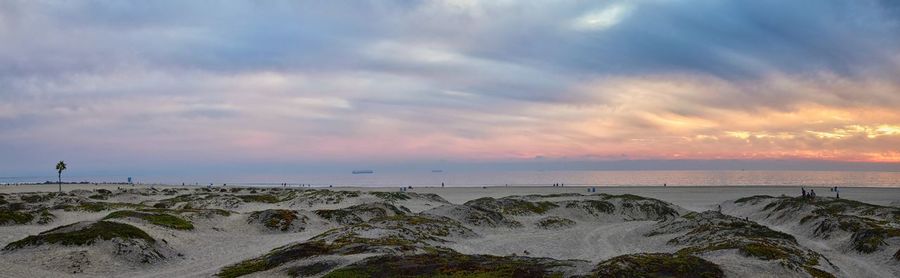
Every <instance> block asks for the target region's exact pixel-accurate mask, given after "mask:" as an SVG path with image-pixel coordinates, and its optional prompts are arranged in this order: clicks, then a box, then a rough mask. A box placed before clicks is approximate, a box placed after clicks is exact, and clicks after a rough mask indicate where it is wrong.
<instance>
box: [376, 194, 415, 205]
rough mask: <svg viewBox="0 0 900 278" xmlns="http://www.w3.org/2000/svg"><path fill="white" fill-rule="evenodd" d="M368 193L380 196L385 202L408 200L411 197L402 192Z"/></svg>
mask: <svg viewBox="0 0 900 278" xmlns="http://www.w3.org/2000/svg"><path fill="white" fill-rule="evenodd" d="M369 195H372V196H375V197H378V198H381V199H383V200H385V201H387V202H391V203H393V202H397V201H403V200H409V199H411V197H409V195H407V194H406V193H404V192H369Z"/></svg>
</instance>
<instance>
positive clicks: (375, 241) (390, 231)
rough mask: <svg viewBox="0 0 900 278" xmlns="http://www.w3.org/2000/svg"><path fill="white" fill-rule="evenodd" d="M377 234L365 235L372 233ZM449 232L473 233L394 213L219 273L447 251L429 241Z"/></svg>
mask: <svg viewBox="0 0 900 278" xmlns="http://www.w3.org/2000/svg"><path fill="white" fill-rule="evenodd" d="M371 231H376V232H377V233H376V234H377V235H378V236H377V237H364V236H361V234H372V233H371ZM451 234H459V235H474V233H472V231H471V230H469V229H468V228H465V227H463V226H462V225H460V224H459V223H457V222H456V221H454V220H451V219H447V218H442V217H436V218H432V217H426V216H409V215H393V216H385V217H379V218H374V219H372V220H370V221H368V222H363V223H357V224H352V225H346V226H343V227H340V228H335V229H332V230H329V231H326V232H324V233H322V234H319V235H317V236H315V237H313V238H311V239H310V240H308V241H305V242H301V243H296V244H291V245H287V246H283V247H280V248H276V249H274V250H272V251H271V252H269V253H268V254H266V255H263V256H261V257H258V258H254V259H249V260H246V261H243V262H240V263H238V264H234V265H231V266H227V267H225V268H223V269H222V270H221V271H220V272H219V273H218V276H220V277H238V276H242V275H247V274H250V273H255V272H260V271H266V270H269V269H272V268H276V267H279V266H281V265H284V264H286V263H289V262H294V261H297V260H302V259H306V258H310V257H315V256H324V255H353V254H409V253H429V252H450V250H449V249H445V248H442V247H439V246H436V245H434V244H432V243H433V242H446V241H444V240H442V239H441V238H440V237H444V236H449V235H451Z"/></svg>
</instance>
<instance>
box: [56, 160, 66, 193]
mask: <svg viewBox="0 0 900 278" xmlns="http://www.w3.org/2000/svg"><path fill="white" fill-rule="evenodd" d="M65 169H66V162H65V161H62V160H60V161H59V163H56V171H57V172H58V174H59V176H57V177H58V178H59V192H60V193H61V192H62V171H63V170H65Z"/></svg>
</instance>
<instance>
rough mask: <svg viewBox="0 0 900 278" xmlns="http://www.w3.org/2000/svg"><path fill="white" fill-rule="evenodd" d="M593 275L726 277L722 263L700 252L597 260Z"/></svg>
mask: <svg viewBox="0 0 900 278" xmlns="http://www.w3.org/2000/svg"><path fill="white" fill-rule="evenodd" d="M592 276H593V277H629V278H630V277H697V278H716V277H725V273H724V272H723V271H722V269H721V268H719V266H718V265H716V264H714V263H711V262H709V261H707V260H704V259H702V258H700V257H697V256H692V255H685V254H669V253H643V254H630V255H622V256H618V257H614V258H612V259H609V260H606V261H603V262H601V263H599V264H597V268H595V269H594V271H593V274H592Z"/></svg>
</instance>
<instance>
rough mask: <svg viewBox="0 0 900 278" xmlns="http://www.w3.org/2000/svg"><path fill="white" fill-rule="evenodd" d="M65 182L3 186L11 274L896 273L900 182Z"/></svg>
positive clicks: (0, 264) (1, 255) (1, 259)
mask: <svg viewBox="0 0 900 278" xmlns="http://www.w3.org/2000/svg"><path fill="white" fill-rule="evenodd" d="M63 187H64V193H63V194H57V193H55V192H56V190H57V186H56V185H22V186H2V187H0V196H2V197H3V198H2V199H0V200H2V202H0V204H2V205H3V210H2V213H4V214H3V215H2V218H0V220H2V221H3V222H0V223H2V226H0V246H5V247H4V248H3V251H2V252H0V269H4V271H2V272H0V276H3V277H69V276H71V277H96V276H104V277H173V276H174V277H215V276H219V277H238V276H246V277H323V276H326V277H347V276H341V275H351V274H352V275H357V276H358V275H362V276H380V277H391V276H394V275H397V274H398V273H395V271H399V270H404V271H407V272H404V273H406V274H409V273H413V274H417V275H426V276H430V275H437V274H440V273H443V274H447V273H450V272H452V273H458V274H459V273H462V274H466V275H463V276H467V275H477V274H479V273H481V274H484V273H488V274H490V275H494V276H497V277H505V276H510V275H512V276H516V275H519V274H521V275H524V276H533V277H540V276H553V275H561V276H563V277H576V276H578V277H582V276H588V277H590V276H596V277H604V276H608V275H619V274H626V275H627V274H628V273H643V272H648V271H659V270H658V269H657V270H653V269H641V267H650V268H652V267H663V268H665V267H666V265H667V264H671V263H677V264H685V265H686V266H688V267H690V269H694V270H696V271H701V272H703V271H706V272H703V273H708V274H710V275H712V276H711V277H809V276H815V275H819V276H817V277H830V276H833V277H896V276H898V275H900V264H898V260H900V253H898V252H900V251H898V247H900V233H897V231H900V228H898V224H900V208H898V207H897V205H898V203H896V200H900V189H893V188H843V189H841V191H840V195H841V198H842V199H835V198H832V197H834V196H833V195H834V193H833V192H830V190H829V188H805V190H815V191H816V192H817V194H818V198H815V199H807V198H798V196H799V195H800V188H795V187H749V186H742V187H679V186H669V187H595V188H592V187H484V188H483V187H445V188H441V187H417V188H411V189H409V188H408V189H406V190H405V191H401V189H400V188H399V187H386V188H297V187H286V188H281V187H274V188H248V187H242V188H236V187H222V186H218V187H213V188H207V187H190V186H189V187H182V186H170V185H135V186H130V185H89V184H79V185H64V186H63ZM593 189H595V191H594V190H593ZM753 196H755V197H753ZM849 200H852V201H849ZM873 233H874V234H873ZM895 253H896V254H895ZM434 261H438V262H441V263H440V265H442V266H443V268H441V269H442V270H440V271H450V272H446V273H444V272H440V273H439V272H435V271H438V270H435V269H434V267H429V264H428V263H426V262H434ZM465 262H469V263H465ZM471 262H482V263H483V265H482V264H478V263H471ZM629 262H633V263H629ZM498 265H499V266H506V267H507V268H508V269H512V270H510V271H513V272H502V271H501V272H496V270H491V269H493V268H492V267H495V266H498ZM488 266H491V267H488ZM392 271H394V272H392ZM516 271H518V272H516ZM667 271H669V270H667ZM672 271H674V270H672ZM516 273H518V274H516ZM406 274H404V275H406ZM352 275H351V277H352ZM829 275H830V276H829Z"/></svg>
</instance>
